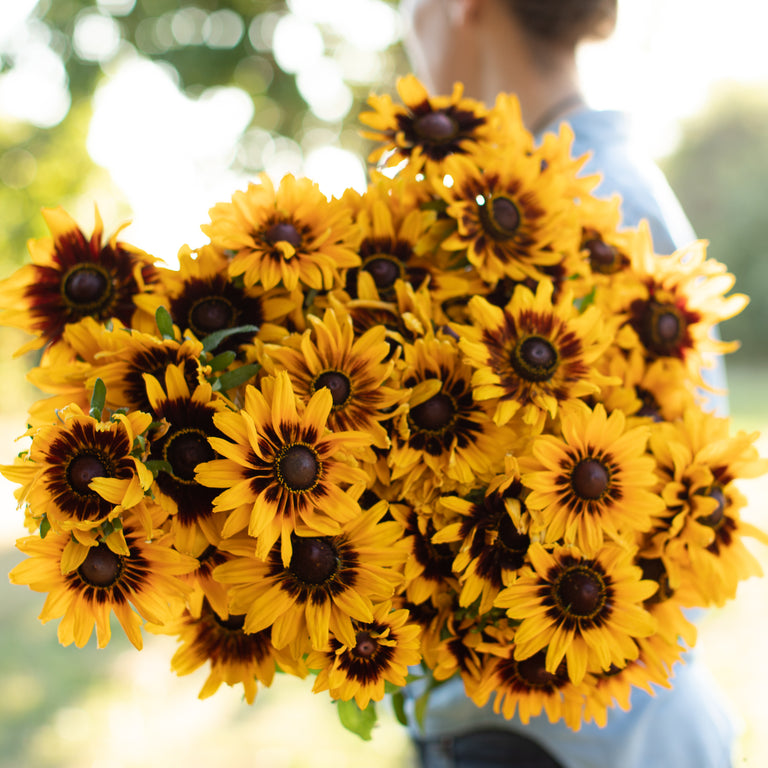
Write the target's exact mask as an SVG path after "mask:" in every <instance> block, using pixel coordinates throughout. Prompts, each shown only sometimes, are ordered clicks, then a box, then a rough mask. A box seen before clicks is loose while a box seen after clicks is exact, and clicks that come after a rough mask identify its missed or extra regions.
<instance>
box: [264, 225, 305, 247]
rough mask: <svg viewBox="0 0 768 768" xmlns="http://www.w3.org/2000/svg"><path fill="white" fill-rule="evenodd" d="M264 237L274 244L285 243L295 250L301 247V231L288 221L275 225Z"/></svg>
mask: <svg viewBox="0 0 768 768" xmlns="http://www.w3.org/2000/svg"><path fill="white" fill-rule="evenodd" d="M264 237H265V238H266V239H267V240H268V241H269V242H270V243H272V244H274V243H279V242H280V241H285V242H286V243H290V244H291V245H292V246H293V247H294V248H298V247H299V246H300V245H301V234H299V231H298V230H297V229H296V227H294V226H293V224H291V223H289V222H287V221H279V222H278V223H277V224H273V225H272V226H271V227H270V228H269V229H268V230H267V231H266V232H265V233H264Z"/></svg>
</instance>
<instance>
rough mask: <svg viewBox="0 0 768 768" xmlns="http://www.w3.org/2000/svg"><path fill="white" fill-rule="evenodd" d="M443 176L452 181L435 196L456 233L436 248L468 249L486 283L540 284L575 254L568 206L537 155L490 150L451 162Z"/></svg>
mask: <svg viewBox="0 0 768 768" xmlns="http://www.w3.org/2000/svg"><path fill="white" fill-rule="evenodd" d="M444 172H445V173H446V174H447V176H448V177H449V178H450V179H451V183H450V185H446V184H444V183H443V184H438V185H437V191H438V192H439V194H440V195H441V197H442V198H443V199H444V200H445V202H446V204H447V206H448V207H447V210H446V214H447V215H448V216H449V217H451V218H452V219H454V220H455V221H456V227H457V229H456V232H455V233H454V234H452V235H450V236H449V237H448V238H446V239H445V240H444V241H443V243H442V247H443V248H445V249H447V250H451V251H461V252H462V253H463V252H466V256H467V259H468V261H469V262H470V264H472V265H473V266H474V267H475V268H476V269H477V271H478V273H479V274H480V277H482V278H483V280H485V281H486V282H488V283H491V284H494V283H495V282H497V281H498V280H501V279H502V278H504V277H510V278H512V279H513V280H525V279H528V278H532V279H534V280H540V279H541V278H542V277H543V276H544V271H543V270H544V269H545V268H547V267H552V266H554V265H556V264H559V263H560V262H562V261H563V259H564V258H565V254H566V253H569V252H570V253H572V254H575V253H576V248H577V246H578V234H579V232H578V228H577V224H576V221H577V219H576V217H575V215H574V212H573V211H574V206H573V201H572V200H570V199H568V198H567V197H566V196H565V195H564V194H563V186H562V181H561V179H560V178H559V177H558V176H555V175H543V174H542V173H541V162H540V161H539V160H538V159H537V158H536V157H535V156H528V155H523V154H521V153H520V152H518V151H516V150H515V151H506V152H505V151H504V150H497V149H492V150H488V154H487V155H483V156H477V155H474V156H472V157H464V156H456V157H452V158H449V159H448V160H446V162H445V164H444Z"/></svg>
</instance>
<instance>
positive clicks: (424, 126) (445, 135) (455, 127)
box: [413, 112, 459, 144]
mask: <svg viewBox="0 0 768 768" xmlns="http://www.w3.org/2000/svg"><path fill="white" fill-rule="evenodd" d="M413 130H414V133H415V134H416V135H417V136H418V137H419V138H420V139H423V140H425V141H429V142H432V143H433V144H443V143H447V142H450V141H453V140H454V139H455V138H456V136H458V133H459V124H458V123H457V122H456V121H455V120H454V119H453V118H452V117H451V116H450V115H446V114H445V112H429V113H427V114H426V115H422V116H421V117H417V118H416V119H415V120H414V121H413Z"/></svg>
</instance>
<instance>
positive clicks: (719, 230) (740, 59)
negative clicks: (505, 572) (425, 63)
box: [0, 0, 768, 768]
mask: <svg viewBox="0 0 768 768" xmlns="http://www.w3.org/2000/svg"><path fill="white" fill-rule="evenodd" d="M619 5H620V20H619V26H618V29H617V31H616V34H615V35H614V37H613V38H612V39H611V40H610V41H607V42H605V43H601V44H600V45H595V46H591V47H588V48H585V49H584V50H583V51H582V56H581V58H582V62H581V63H582V71H583V75H584V85H585V89H586V92H587V94H588V97H589V99H590V100H591V102H592V103H593V104H594V105H595V106H598V107H601V108H621V109H625V110H627V111H629V112H630V113H631V114H632V116H633V118H634V121H635V125H636V129H637V134H638V137H639V139H640V140H641V142H642V143H643V144H645V147H646V149H647V151H648V152H650V153H651V154H652V155H653V156H654V157H656V158H657V159H658V161H659V163H660V164H661V165H662V166H663V168H664V170H665V171H666V172H667V174H668V176H669V178H670V180H671V182H672V185H673V187H674V188H675V190H676V191H677V192H678V195H679V196H680V197H681V199H682V201H683V204H684V206H685V207H686V209H687V210H688V212H689V215H690V216H691V219H692V221H693V223H694V225H695V227H696V229H697V231H698V232H699V233H700V235H701V236H704V237H707V238H708V239H709V240H710V241H711V253H712V254H713V255H714V256H715V257H716V258H719V259H721V260H723V261H725V262H726V263H727V264H728V265H729V267H730V268H731V269H732V270H733V271H734V273H735V274H736V275H737V278H738V283H737V288H740V289H741V290H744V291H746V292H747V293H749V294H750V295H751V296H752V305H751V307H750V308H749V309H748V310H747V312H745V313H744V316H743V317H742V318H737V319H735V320H733V321H729V322H728V323H726V324H725V326H724V335H725V336H726V337H727V338H734V337H735V338H741V339H742V340H743V347H742V350H741V351H740V352H738V353H736V355H734V356H733V358H732V363H731V365H730V368H729V376H730V383H731V388H732V392H733V395H732V403H733V412H734V414H733V415H734V420H735V422H736V425H737V426H738V427H741V428H746V429H749V430H753V429H761V430H763V431H764V432H768V405H766V402H765V394H764V392H765V385H766V384H767V383H768V375H767V373H766V372H767V371H768V345H766V342H765V337H764V330H763V329H764V328H765V327H768V301H766V300H765V299H764V297H763V295H762V293H763V292H764V291H765V288H766V287H767V286H768V257H767V256H768V254H767V251H768V245H766V244H767V243H768V225H767V224H766V216H765V213H764V207H765V202H764V201H765V199H766V181H765V179H766V178H768V130H766V126H768V57H766V56H765V54H764V30H765V29H766V27H768V6H766V5H765V4H763V3H761V2H758V1H757V0H731V2H730V3H728V4H725V3H721V2H718V3H715V2H714V0H620V3H619ZM401 31H402V28H401V23H400V20H399V17H398V13H397V8H396V4H391V3H388V2H384V1H383V0H288V2H285V3H283V2H269V1H261V2H254V1H252V0H198V2H194V3H192V2H180V1H179V0H98V2H94V1H93V0H47V1H46V0H44V1H43V2H36V1H35V0H13V2H10V1H4V2H2V3H0V210H1V211H2V217H1V218H0V222H2V223H1V224H0V277H4V276H6V275H7V274H10V273H11V272H12V271H13V270H14V269H15V268H16V267H17V266H18V265H19V264H21V263H22V262H23V261H24V260H25V258H26V252H25V242H26V240H27V239H28V238H30V237H39V236H42V235H43V234H45V230H44V225H43V221H42V218H41V217H40V216H39V209H40V207H41V206H43V205H47V206H52V205H59V204H61V205H64V207H65V208H67V210H69V211H70V212H71V213H72V214H73V215H74V216H75V218H77V219H78V220H79V221H80V222H81V223H82V225H83V227H84V228H85V229H86V230H87V229H89V228H90V227H91V225H92V222H93V205H94V203H96V204H97V205H98V207H99V209H100V211H101V213H102V216H103V217H104V219H105V222H106V225H107V229H108V230H110V229H114V228H115V227H116V226H118V225H119V224H120V223H121V222H122V221H124V220H126V219H131V220H132V222H133V223H132V224H131V226H130V228H129V229H128V230H126V232H125V239H127V240H128V241H129V242H131V243H134V244H135V245H137V246H139V247H141V248H143V249H144V250H146V251H149V252H151V253H153V254H155V255H157V256H159V257H161V258H163V259H164V260H165V261H166V262H168V263H169V264H173V263H174V259H175V255H176V253H177V251H178V249H179V247H180V246H181V245H182V244H184V243H188V244H190V245H192V246H195V245H198V244H200V243H202V242H203V237H202V235H201V233H200V225H201V224H203V223H205V221H206V220H207V211H208V209H209V208H210V207H211V206H212V205H213V204H215V203H216V202H218V201H221V200H227V199H229V198H230V196H231V194H232V192H233V191H234V190H235V189H238V188H243V187H244V185H245V184H246V183H247V182H248V180H250V179H253V178H254V177H255V176H256V175H257V174H258V173H260V172H266V173H268V174H270V175H271V176H273V177H274V178H279V177H280V176H282V175H283V174H284V173H288V172H290V173H295V174H304V175H307V176H310V177H311V178H312V179H314V180H315V181H317V182H318V184H319V185H320V187H321V189H322V190H323V191H324V192H325V193H326V194H328V195H338V194H340V193H341V192H342V191H343V190H344V189H345V188H347V187H355V188H357V189H363V188H364V186H365V179H366V177H365V165H364V158H365V156H366V154H367V151H368V146H367V144H366V143H365V142H364V141H363V140H362V139H361V138H360V136H359V133H358V124H357V121H356V115H357V112H358V111H359V110H360V108H361V106H362V105H363V103H364V100H365V98H366V96H367V94H368V93H369V92H370V91H371V90H372V89H376V90H378V91H392V90H393V87H394V82H395V78H396V76H397V75H398V74H403V73H405V72H406V71H407V64H406V61H405V58H404V55H403V53H402V50H401V48H400V45H399V41H400V36H401ZM1 341H2V343H1V344H0V353H2V354H3V360H4V363H5V365H4V373H5V375H6V382H5V386H4V393H3V394H4V396H3V402H2V406H1V407H2V410H0V418H1V419H2V421H1V424H0V425H1V426H2V432H1V433H0V434H2V435H3V436H4V437H3V440H2V443H0V461H2V462H3V463H5V462H10V461H11V459H12V456H13V455H14V453H15V452H16V450H17V447H16V446H15V445H14V443H13V438H14V437H15V436H16V435H18V434H20V433H21V431H22V430H23V423H24V413H25V411H26V408H27V407H28V405H29V404H30V403H31V402H32V401H33V400H34V399H36V397H37V395H36V393H35V392H33V391H32V389H31V387H30V386H29V385H26V384H25V383H24V381H23V371H24V370H25V369H26V368H27V367H28V365H29V362H30V361H29V360H22V361H16V362H15V363H14V362H11V360H10V356H11V352H12V350H13V349H15V348H16V347H18V346H19V345H20V343H21V341H22V339H20V338H18V337H17V336H16V335H14V334H11V333H9V332H7V331H4V330H3V331H2V337H1ZM762 445H763V452H764V454H768V445H766V442H765V439H764V440H763V444H762ZM744 490H745V492H747V493H748V495H749V496H750V498H751V499H752V505H751V509H750V512H749V515H750V516H751V517H750V519H751V520H752V521H754V522H757V523H758V524H762V525H763V526H765V527H768V512H766V503H765V499H766V498H768V485H766V482H764V481H757V482H756V481H752V482H751V483H748V484H745V485H744ZM0 494H1V495H0V502H1V503H0V514H1V515H2V516H1V517H0V564H1V565H2V568H0V570H2V571H3V572H7V571H8V570H9V569H10V568H11V567H12V565H13V564H15V563H16V562H17V561H18V560H19V556H18V554H17V553H16V551H15V550H14V549H13V547H12V544H13V541H14V540H15V538H16V537H17V536H19V535H22V534H23V533H24V531H23V529H22V526H21V515H20V513H18V512H16V510H15V509H14V507H13V500H12V486H11V485H10V484H8V483H6V482H5V481H2V484H0ZM755 551H756V554H757V555H758V556H759V557H760V558H761V560H762V561H763V562H764V563H766V564H768V556H766V552H765V551H764V550H761V549H756V550H755ZM0 588H1V589H2V598H0V620H1V623H0V626H1V627H2V629H0V633H2V634H1V635H0V649H1V650H2V653H0V767H2V768H4V767H5V766H9V767H10V766H13V768H17V767H18V766H25V768H38V767H39V768H50V767H56V768H59V767H61V768H107V767H109V768H133V766H136V767H138V766H141V768H153V767H154V766H158V767H159V766H163V767H165V766H168V765H185V766H187V767H188V768H196V767H197V766H210V765H219V764H221V765H223V764H226V765H229V766H233V767H234V766H252V765H253V766H255V765H258V766H264V767H266V768H271V767H272V766H275V767H278V768H280V767H282V766H304V765H308V766H325V765H328V766H334V768H343V766H347V765H349V766H352V765H358V764H360V763H361V762H364V763H366V764H369V765H374V766H407V765H410V764H411V762H412V752H411V748H410V745H409V743H408V741H407V738H406V737H405V735H404V734H403V732H402V730H400V729H399V727H398V726H396V725H395V724H394V722H393V719H392V717H391V716H388V715H387V713H386V712H384V717H383V723H382V725H381V726H380V727H379V728H378V730H377V731H376V733H375V736H374V740H373V741H372V742H370V743H363V742H360V741H359V740H358V739H356V737H354V736H351V735H349V734H347V733H346V732H344V731H343V730H342V729H341V727H340V726H339V725H338V724H337V722H336V717H335V712H334V710H333V706H332V705H331V704H330V703H329V701H328V699H327V697H326V696H325V695H321V696H317V697H313V696H310V694H309V693H308V691H309V686H308V685H306V684H303V683H300V682H297V681H295V680H293V679H284V680H283V679H278V680H277V681H276V684H275V685H274V686H273V688H272V689H270V690H266V691H261V692H260V693H259V696H258V697H257V701H256V704H255V705H254V706H253V707H248V706H247V705H245V704H244V703H243V701H242V697H241V694H240V692H239V691H237V690H230V689H226V688H225V689H224V690H221V691H220V692H219V693H218V694H217V695H216V696H215V697H214V698H212V699H209V700H206V701H204V702H201V701H199V700H198V699H197V698H196V694H197V691H198V690H199V688H200V686H201V685H202V682H203V681H204V679H205V672H204V671H201V672H200V674H199V675H193V676H190V677H189V678H182V679H179V678H176V677H173V676H171V673H170V670H169V658H170V655H171V653H172V650H173V647H174V643H173V641H172V640H169V639H167V638H151V637H150V638H148V640H147V647H146V648H145V650H144V651H143V652H141V653H137V652H135V651H134V650H133V649H132V647H131V646H130V645H129V644H128V643H127V641H123V642H120V641H119V640H116V641H113V643H112V644H111V645H110V647H109V648H108V649H107V650H105V651H97V650H96V649H95V646H93V645H90V646H89V647H88V648H87V649H85V650H82V651H78V650H76V649H74V648H61V647H59V646H58V644H57V642H56V637H55V634H56V633H55V627H54V626H50V625H49V626H44V627H43V626H41V625H40V624H39V623H38V622H37V619H36V615H37V613H38V612H39V610H40V608H41V606H42V596H39V595H35V594H33V593H31V592H29V591H27V590H25V589H23V588H20V587H13V588H12V587H10V586H7V585H5V586H2V587H0ZM766 606H768V586H766V582H765V580H753V581H751V582H747V583H745V584H744V585H743V587H742V588H741V589H740V594H739V598H738V600H737V601H736V602H735V603H733V604H732V605H730V606H728V607H727V608H725V609H723V610H721V611H717V612H713V613H712V614H711V615H710V616H708V617H707V618H706V619H705V620H704V622H703V623H702V625H701V632H700V636H701V637H700V644H699V649H700V654H701V655H702V657H703V658H704V660H705V661H706V663H707V664H708V665H709V667H710V669H711V670H712V673H713V675H714V676H715V677H716V679H717V682H718V684H719V685H720V687H721V688H722V689H723V691H724V695H725V696H726V697H727V699H728V700H729V702H730V703H731V706H732V709H733V711H734V714H735V716H736V717H737V719H738V721H739V723H740V728H741V735H740V740H739V745H738V762H737V765H748V766H755V768H758V767H762V766H765V765H768V727H766V726H768V700H766V697H765V695H764V693H765V691H766V690H768V665H767V664H766V661H765V654H764V649H763V640H762V638H763V636H764V633H765V629H766V619H765V615H766Z"/></svg>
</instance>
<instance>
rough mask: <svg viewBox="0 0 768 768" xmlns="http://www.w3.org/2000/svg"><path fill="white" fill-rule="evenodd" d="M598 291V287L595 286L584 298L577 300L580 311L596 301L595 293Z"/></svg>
mask: <svg viewBox="0 0 768 768" xmlns="http://www.w3.org/2000/svg"><path fill="white" fill-rule="evenodd" d="M596 293H597V287H596V286H593V288H592V290H591V291H590V292H589V293H588V294H587V295H586V296H585V297H584V298H583V299H580V300H577V301H576V308H577V309H578V310H579V312H583V311H584V310H585V309H586V308H587V307H588V306H589V305H590V304H594V303H595V295H596Z"/></svg>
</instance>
